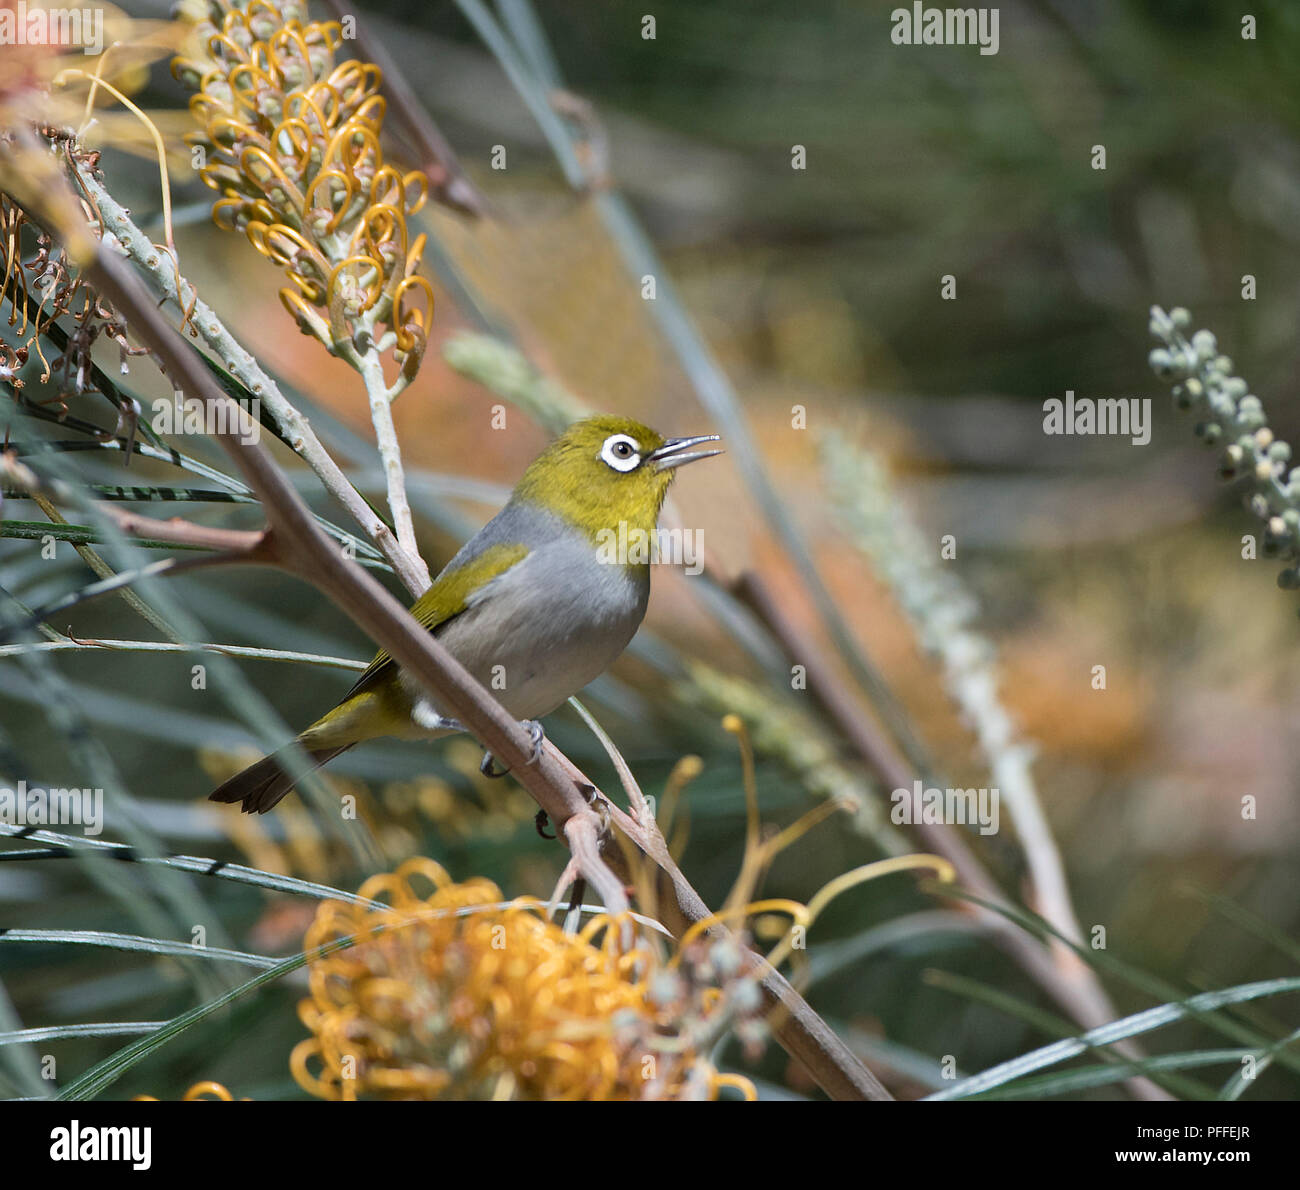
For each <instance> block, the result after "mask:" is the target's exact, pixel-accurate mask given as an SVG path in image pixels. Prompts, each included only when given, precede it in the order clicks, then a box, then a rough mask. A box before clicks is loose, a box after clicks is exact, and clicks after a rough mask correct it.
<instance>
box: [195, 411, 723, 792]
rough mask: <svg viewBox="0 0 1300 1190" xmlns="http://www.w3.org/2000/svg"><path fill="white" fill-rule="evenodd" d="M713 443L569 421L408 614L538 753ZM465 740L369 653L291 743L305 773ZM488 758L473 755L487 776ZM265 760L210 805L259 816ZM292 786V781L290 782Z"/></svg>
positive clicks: (602, 647)
mask: <svg viewBox="0 0 1300 1190" xmlns="http://www.w3.org/2000/svg"><path fill="white" fill-rule="evenodd" d="M717 440H718V436H717V435H716V434H698V435H696V436H695V437H693V438H664V437H663V436H662V435H660V434H657V433H656V432H655V431H654V430H652V429H650V428H649V427H648V426H643V425H641V424H640V423H639V422H635V421H632V420H631V419H630V418H626V417H614V416H607V415H601V416H597V417H591V418H588V419H586V420H585V421H580V422H576V423H574V424H573V425H572V426H570V427H569V428H568V430H566V431H565V432H564V433H563V434H562V435H561V436H560V437H559V438H557V439H556V440H555V441H554V442H552V443H551V445H550V446H548V447H547V448H546V449H545V450H544V451H543V452H542V453H541V454H540V455H538V457H537V458H536V459H534V460H533V462H532V463H531V464H529V466H528V468H527V470H526V471H525V472H524V474H523V476H522V478H521V479H520V480H519V483H518V485H517V486H516V487H515V490H514V491H513V492H512V493H511V494H510V500H509V502H508V503H507V504H506V506H505V507H504V508H503V509H502V510H501V511H500V512H499V513H497V515H496V516H494V517H493V518H492V519H491V520H490V521H488V523H487V524H486V525H484V526H483V528H482V529H480V530H479V531H478V533H476V534H475V535H474V536H473V537H472V538H471V539H470V540H469V541H468V542H466V544H465V545H464V546H463V547H462V548H461V550H460V551H459V552H458V553H457V554H456V556H455V557H454V558H452V560H451V561H450V562H449V563H447V566H446V568H445V569H444V570H443V571H442V573H441V574H439V575H438V577H437V578H436V579H434V581H433V583H432V585H431V586H430V587H429V589H428V590H427V591H425V592H424V594H423V595H421V596H420V597H419V599H417V600H416V601H415V603H414V605H413V606H412V607H411V614H412V615H413V616H414V617H415V618H416V619H417V620H418V621H419V622H420V623H421V624H423V625H424V626H425V627H426V628H428V630H429V631H430V632H432V633H433V634H434V635H435V636H436V637H437V638H438V640H439V641H440V642H441V643H442V644H443V645H445V646H446V648H447V649H448V651H449V652H450V653H451V655H452V656H453V657H455V658H456V660H457V661H459V662H460V663H461V664H462V665H463V666H464V667H465V668H466V669H467V670H469V672H470V673H471V674H473V675H474V677H475V678H477V679H478V680H479V681H480V682H481V683H482V684H483V685H484V686H486V687H487V688H488V689H489V690H492V691H493V692H494V694H495V695H496V697H497V700H498V701H499V702H500V703H501V705H502V706H503V707H504V708H505V709H506V710H507V711H508V712H509V713H510V714H511V715H512V716H513V717H514V718H516V719H519V720H521V721H523V722H524V723H525V724H526V725H527V726H528V728H529V731H530V734H531V735H532V738H533V745H534V749H535V751H534V758H535V757H536V755H537V751H538V750H540V747H541V741H542V729H541V725H540V724H539V723H538V722H537V720H538V719H540V718H541V717H542V716H544V715H547V714H549V713H550V712H551V711H553V710H555V708H556V707H558V706H559V705H560V704H561V703H563V702H564V701H565V700H566V699H568V698H570V697H571V696H573V695H574V694H577V693H578V691H579V690H581V689H582V688H583V687H584V686H586V685H587V683H588V682H590V681H592V680H593V679H594V678H596V677H597V676H599V675H600V674H602V673H604V671H605V670H606V669H608V668H609V666H610V665H611V664H612V663H613V661H614V659H615V658H616V657H617V656H618V655H619V654H620V653H621V652H622V651H623V650H624V649H625V648H626V647H627V645H628V642H629V641H631V639H632V637H633V635H634V634H635V633H636V630H637V628H638V627H639V626H640V624H641V620H642V619H643V617H644V616H645V610H646V603H647V601H648V599H649V596H650V566H649V557H648V555H647V551H646V550H645V549H644V548H642V549H636V548H626V546H625V548H624V549H623V550H622V555H623V556H620V551H619V550H618V548H617V546H616V543H618V542H623V543H627V545H630V546H633V547H635V546H636V545H637V544H639V543H648V542H650V541H651V540H652V539H653V536H654V531H655V526H656V523H657V521H658V519H659V511H660V509H661V508H662V507H663V502H664V497H665V496H666V495H667V494H668V487H669V485H670V484H671V483H672V481H673V476H674V475H675V473H676V470H677V468H678V467H682V466H684V465H685V464H687V463H693V462H696V461H697V460H699V459H707V458H710V457H711V456H713V455H717V454H721V453H722V452H721V450H692V449H691V448H692V447H696V446H699V445H700V444H701V443H705V442H716V441H717ZM463 730H464V728H463V727H462V725H461V724H460V723H458V722H457V721H456V720H455V719H454V718H451V717H450V716H449V715H448V713H447V709H446V708H443V707H439V706H437V705H436V704H435V703H433V702H431V701H430V700H429V699H428V698H427V697H426V695H425V693H424V691H423V689H422V688H421V687H420V685H419V684H418V683H417V682H415V681H414V680H413V679H411V678H409V677H407V675H406V674H405V673H404V672H403V671H402V669H401V668H400V667H399V666H398V665H397V663H396V662H394V661H393V660H392V659H391V658H390V657H389V656H388V654H387V653H385V652H384V651H383V650H380V651H379V652H378V653H377V654H376V655H375V659H374V660H373V661H372V662H371V663H370V666H369V668H367V669H366V671H365V672H364V673H363V674H362V675H361V677H360V678H359V679H358V680H357V683H356V685H354V686H353V687H352V689H351V690H349V691H348V692H347V694H346V695H344V697H343V700H342V701H341V702H340V703H339V704H338V705H337V706H335V707H334V708H333V709H332V710H330V711H327V712H326V713H325V714H324V715H322V716H321V717H320V718H319V719H317V720H316V722H315V723H313V724H312V725H311V726H310V727H309V728H307V730H306V731H304V732H302V733H301V734H300V735H299V736H298V740H297V742H298V745H299V746H300V747H301V748H302V749H303V751H304V752H306V753H307V755H308V756H309V757H310V759H311V761H312V762H313V764H312V767H313V768H319V767H320V766H321V765H323V764H325V763H327V762H328V761H330V760H332V759H333V758H334V757H335V756H337V755H338V754H339V753H340V752H345V751H346V750H347V749H348V748H351V747H352V745H353V744H359V743H361V741H363V740H370V739H375V738H376V737H379V736H396V737H398V738H400V739H437V738H438V737H440V736H445V735H450V734H451V733H453V732H457V731H463ZM491 763H492V760H491V756H490V755H488V756H485V757H484V769H483V771H484V772H485V773H488V775H491V776H497V775H500V774H498V773H495V772H493V771H492V769H491ZM292 767H293V766H292V765H291V764H290V763H289V761H288V759H287V757H285V755H284V754H283V753H276V754H274V755H272V756H268V757H266V758H265V759H264V760H259V761H258V762H257V763H256V764H254V765H251V766H250V767H249V768H246V769H244V770H243V772H241V773H237V774H236V775H235V776H233V777H231V778H230V780H229V781H226V782H225V783H224V784H223V785H221V786H219V787H218V788H217V789H216V790H214V791H213V793H212V794H210V795H209V800H211V801H214V802H239V803H240V804H241V805H242V807H243V810H244V813H246V814H251V813H254V812H256V813H259V814H265V813H266V812H267V811H268V810H270V809H271V808H272V807H273V806H274V805H275V804H276V803H277V802H279V800H280V799H281V798H282V797H284V795H285V794H287V793H288V792H289V791H290V790H291V789H292V788H293V786H294V782H295V779H296V778H295V775H294V773H293V771H292ZM299 775H301V774H299Z"/></svg>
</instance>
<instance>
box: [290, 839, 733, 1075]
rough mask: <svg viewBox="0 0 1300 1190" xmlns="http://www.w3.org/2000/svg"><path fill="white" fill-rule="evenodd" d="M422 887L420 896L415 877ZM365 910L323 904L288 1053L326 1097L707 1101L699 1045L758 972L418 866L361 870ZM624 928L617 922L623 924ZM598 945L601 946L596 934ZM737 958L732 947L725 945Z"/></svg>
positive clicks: (707, 951)
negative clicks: (568, 919)
mask: <svg viewBox="0 0 1300 1190" xmlns="http://www.w3.org/2000/svg"><path fill="white" fill-rule="evenodd" d="M426 883H427V884H428V885H431V886H432V887H431V890H430V891H429V892H428V893H427V895H421V894H420V892H418V891H417V889H416V887H415V884H426ZM360 895H361V896H362V897H365V898H376V897H383V898H385V899H386V903H384V904H381V905H380V906H379V907H378V908H372V907H367V906H365V905H358V904H345V903H343V902H339V901H327V902H325V903H324V904H323V905H322V906H321V908H320V911H319V912H318V914H317V916H316V920H315V922H314V923H313V925H312V926H311V928H310V929H309V930H308V932H307V938H306V944H307V947H308V949H309V950H315V949H316V948H320V947H328V946H330V944H333V943H339V942H341V941H343V940H346V939H355V941H354V943H353V944H352V945H349V946H347V947H346V948H343V949H338V950H335V951H333V952H332V953H329V954H326V955H324V956H321V957H318V958H315V959H313V961H312V962H311V963H310V965H309V971H310V986H311V996H310V998H309V999H306V1000H304V1001H302V1003H301V1004H300V1006H299V1015H300V1016H301V1017H302V1020H303V1023H304V1024H306V1026H307V1027H308V1028H309V1029H310V1030H311V1032H312V1036H311V1037H310V1038H309V1039H308V1040H306V1041H303V1042H302V1043H301V1044H299V1045H298V1046H297V1048H296V1049H295V1050H294V1051H293V1055H292V1057H291V1059H290V1068H291V1070H292V1071H293V1075H294V1078H296V1079H297V1081H298V1083H299V1085H301V1086H302V1087H303V1088H304V1089H306V1090H307V1091H309V1092H310V1093H311V1094H313V1095H318V1096H320V1097H321V1098H325V1099H347V1100H352V1099H357V1098H362V1097H374V1098H389V1099H435V1098H475V1099H491V1098H502V1099H636V1098H702V1099H707V1098H716V1097H717V1094H718V1092H719V1090H720V1088H721V1087H723V1086H731V1087H738V1088H739V1089H740V1090H742V1091H743V1092H745V1093H746V1094H749V1095H751V1096H752V1092H753V1088H752V1087H751V1086H749V1084H748V1082H747V1081H746V1080H743V1079H737V1078H735V1077H733V1076H728V1075H722V1074H719V1073H718V1072H717V1071H716V1070H714V1068H713V1067H712V1065H711V1064H710V1063H709V1061H708V1058H707V1054H708V1053H709V1051H710V1049H711V1048H712V1046H713V1045H714V1044H715V1043H716V1041H717V1039H718V1037H719V1036H720V1035H721V1032H722V1031H723V1030H724V1029H726V1028H727V1027H730V1026H731V1025H732V1024H734V1023H735V1022H736V1021H737V1020H739V1019H741V1018H742V1017H745V1018H749V1019H750V1020H752V1019H753V1018H754V1017H755V1015H756V1013H757V1010H758V1007H759V999H758V995H757V991H756V989H755V987H754V973H753V972H752V971H749V970H745V969H744V964H743V963H742V962H740V961H739V960H737V961H736V962H730V961H727V960H726V959H725V958H722V957H721V956H719V954H718V953H717V951H716V944H713V943H706V944H701V945H700V946H699V947H697V948H696V950H695V951H694V953H693V954H692V955H690V956H688V957H687V959H686V960H685V961H682V962H678V963H676V964H675V965H672V966H670V965H668V964H665V963H661V962H660V961H659V960H658V958H657V957H656V955H655V953H654V951H653V949H652V948H651V947H650V946H649V945H647V944H645V943H644V942H643V941H642V940H640V939H638V938H637V936H636V934H635V933H634V931H633V929H632V928H631V927H630V925H629V923H624V922H617V921H611V920H609V919H606V918H598V919H596V920H594V921H592V922H591V923H590V924H588V925H587V926H586V927H585V928H584V929H583V930H582V931H581V932H580V933H578V934H569V933H566V932H565V931H564V930H563V929H561V928H560V927H559V926H557V925H555V924H554V923H553V922H551V921H549V920H548V919H547V918H546V916H545V914H544V911H543V907H542V906H541V905H540V904H539V903H537V902H532V901H524V900H520V901H513V902H510V903H508V904H503V903H502V897H501V893H500V890H499V889H497V888H496V886H495V885H493V884H492V883H491V882H490V881H487V880H481V879H476V880H470V881H467V882H466V883H464V884H455V883H452V881H451V880H450V878H449V877H448V876H447V874H446V873H445V872H444V871H443V870H442V868H440V867H439V866H438V865H437V864H435V863H434V862H433V861H432V860H427V859H421V858H417V859H412V860H408V861H407V862H406V863H404V864H403V865H402V866H401V867H400V868H398V869H397V871H396V872H394V873H392V874H385V875H380V876H375V877H373V878H372V879H371V880H369V881H367V883H366V884H365V885H364V886H363V887H362V889H361V893H360ZM624 926H628V928H626V929H625V928H623V927H624ZM597 938H599V942H597V941H596V940H597ZM736 951H737V955H739V953H740V951H739V948H738V947H737V948H736Z"/></svg>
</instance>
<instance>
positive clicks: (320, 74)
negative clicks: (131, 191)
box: [172, 0, 433, 378]
mask: <svg viewBox="0 0 1300 1190" xmlns="http://www.w3.org/2000/svg"><path fill="white" fill-rule="evenodd" d="M205 7H206V10H207V11H206V13H205V14H204V15H202V16H201V17H200V18H198V19H197V20H195V22H194V29H193V33H194V38H193V44H192V46H191V49H190V51H189V52H188V53H187V54H185V55H183V56H181V57H178V58H176V59H175V61H174V62H173V63H172V72H173V74H174V75H175V76H176V78H177V79H179V80H180V81H181V82H182V83H183V84H185V85H187V86H189V87H191V88H193V89H194V90H196V91H197V92H198V94H196V95H195V96H194V97H193V98H192V99H191V100H190V111H191V113H192V115H193V116H194V118H195V120H196V121H197V122H198V124H199V128H200V131H198V132H196V133H192V134H190V135H188V136H187V137H186V141H187V143H189V145H190V146H191V149H192V150H193V153H194V160H195V163H196V165H197V166H198V168H199V174H200V176H201V177H202V178H203V180H204V182H206V183H207V185H209V186H210V187H212V189H214V190H216V191H219V192H220V194H221V197H220V198H219V199H218V200H217V202H216V204H215V206H214V207H213V218H214V219H215V220H216V222H217V224H218V226H220V227H223V228H226V229H229V230H239V231H242V232H244V234H245V235H246V236H247V237H248V239H249V242H250V243H251V244H252V245H253V246H254V247H255V248H256V249H257V250H258V251H259V252H260V253H261V254H262V255H263V256H265V257H267V258H268V259H269V260H271V261H272V262H274V263H275V264H277V265H280V266H281V267H283V268H284V270H285V272H286V273H287V275H288V278H289V280H290V282H291V284H290V285H289V286H288V287H287V288H285V289H282V290H281V291H280V297H281V299H282V300H283V302H284V304H285V306H286V307H287V308H288V310H289V312H290V313H291V314H293V316H294V317H295V318H296V319H297V320H298V323H299V325H300V326H301V327H302V329H303V330H304V331H306V332H307V333H309V334H312V335H315V336H316V337H317V338H319V339H320V340H321V342H322V343H324V344H325V346H326V347H328V348H329V349H330V350H331V351H332V352H334V353H335V354H337V355H340V356H343V357H344V358H348V359H349V360H351V359H352V357H353V355H354V353H355V352H357V351H361V352H365V351H368V350H369V349H370V348H371V347H372V346H373V347H377V348H378V350H380V351H381V352H387V351H390V350H391V351H392V352H393V356H394V358H395V359H396V360H397V361H398V362H399V363H400V364H401V365H402V373H403V375H404V376H406V377H408V378H409V376H410V375H413V374H414V372H415V369H416V368H417V367H418V365H419V362H420V358H421V356H422V355H423V352H424V347H425V334H426V328H427V326H428V319H429V317H430V316H431V314H432V309H433V291H432V289H431V288H430V286H429V283H428V281H427V280H425V279H424V278H423V277H420V276H417V275H416V269H417V268H418V266H419V263H420V258H421V255H422V253H423V251H424V243H425V237H424V236H423V235H420V236H418V237H416V239H415V241H414V242H413V243H410V242H408V237H407V228H406V219H407V216H408V215H411V214H413V213H414V212H415V211H417V210H418V209H419V208H420V207H421V206H422V205H423V203H424V200H425V198H426V197H427V182H426V180H425V177H424V175H423V174H422V173H419V172H418V171H414V172H409V173H403V172H402V171H400V170H398V169H396V168H394V167H393V166H392V165H390V164H388V163H386V162H385V161H384V153H383V150H382V148H381V147H380V143H379V137H380V129H381V126H382V123H383V118H384V110H385V103H384V99H383V96H381V95H380V94H379V88H380V82H381V76H380V71H379V68H378V67H377V66H373V65H371V64H368V63H363V62H355V61H348V62H341V63H336V62H335V51H336V50H337V49H338V48H339V46H340V45H341V44H342V40H343V35H342V28H341V26H340V24H339V23H338V22H337V21H330V22H325V23H320V22H316V21H311V20H310V19H309V18H308V14H307V8H306V5H305V3H302V2H300V0H282V3H280V4H278V5H277V4H272V3H269V2H268V0H248V2H246V3H236V2H233V0H211V2H210V3H209V4H207V5H206V6H205Z"/></svg>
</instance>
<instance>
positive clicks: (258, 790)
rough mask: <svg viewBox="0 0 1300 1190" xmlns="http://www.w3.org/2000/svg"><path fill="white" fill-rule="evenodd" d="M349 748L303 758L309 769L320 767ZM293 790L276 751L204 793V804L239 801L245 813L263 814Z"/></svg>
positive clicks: (326, 749)
mask: <svg viewBox="0 0 1300 1190" xmlns="http://www.w3.org/2000/svg"><path fill="white" fill-rule="evenodd" d="M351 747H352V745H351V744H341V745H339V747H337V748H321V749H319V750H316V751H309V752H308V753H307V755H308V756H310V757H311V759H312V769H318V768H320V766H321V765H323V764H326V763H328V762H329V761H331V760H333V759H334V757H336V756H337V755H338V754H339V753H340V752H346V751H347V750H348V749H349V748H351ZM293 787H294V777H293V774H292V773H291V772H290V771H289V769H288V767H287V761H285V760H284V759H283V753H280V752H277V753H275V754H274V755H272V756H268V757H266V758H265V759H263V760H259V761H258V762H257V763H256V764H251V765H249V766H248V768H246V769H245V770H244V771H243V772H242V773H236V774H235V775H234V776H233V777H231V778H230V780H229V781H226V782H225V783H223V784H221V785H218V786H217V787H216V789H214V790H213V791H212V792H211V793H210V794H208V801H210V802H239V803H241V808H242V809H243V811H244V813H245V814H265V813H266V812H267V811H268V810H270V809H271V808H272V807H274V806H275V804H276V803H277V802H278V801H279V800H280V799H281V798H282V797H284V795H285V794H286V793H288V792H289V791H290V790H291V789H293Z"/></svg>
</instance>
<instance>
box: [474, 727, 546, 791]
mask: <svg viewBox="0 0 1300 1190" xmlns="http://www.w3.org/2000/svg"><path fill="white" fill-rule="evenodd" d="M523 726H524V727H526V728H527V729H528V738H529V739H530V740H532V742H533V750H532V752H531V753H530V754H529V756H528V763H529V764H536V763H537V761H538V760H539V759H540V758H541V755H542V741H543V740H545V739H546V732H545V731H544V730H543V729H542V725H541V724H540V723H538V722H537V720H536V719H525V720H523ZM478 771H479V772H480V773H482V774H483V776H485V777H490V778H492V779H493V780H496V779H497V778H498V777H504V776H505V775H506V774H507V773H508V772H509V771H510V770H509V769H499V768H497V762H496V757H494V756H493V755H492V753H491V752H484V753H483V763H482V764H480V765H479V766H478Z"/></svg>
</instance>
